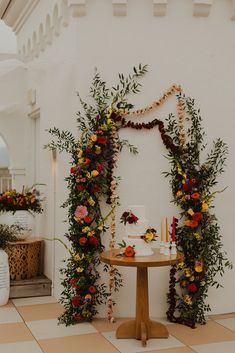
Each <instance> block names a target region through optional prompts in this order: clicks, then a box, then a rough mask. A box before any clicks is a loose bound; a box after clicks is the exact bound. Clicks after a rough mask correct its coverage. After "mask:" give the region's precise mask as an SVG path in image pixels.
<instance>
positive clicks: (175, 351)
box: [146, 347, 195, 353]
mask: <svg viewBox="0 0 235 353" xmlns="http://www.w3.org/2000/svg"><path fill="white" fill-rule="evenodd" d="M146 353H195V351H193V350H192V349H191V348H189V347H178V348H170V349H158V350H154V351H148V352H146Z"/></svg>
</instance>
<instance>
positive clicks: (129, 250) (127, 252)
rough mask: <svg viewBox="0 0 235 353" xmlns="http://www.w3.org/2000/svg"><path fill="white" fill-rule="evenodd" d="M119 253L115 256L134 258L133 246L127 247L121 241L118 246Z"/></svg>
mask: <svg viewBox="0 0 235 353" xmlns="http://www.w3.org/2000/svg"><path fill="white" fill-rule="evenodd" d="M118 245H119V247H120V249H121V252H120V253H119V254H118V255H117V256H125V257H134V256H135V245H128V246H127V244H126V242H125V241H124V240H123V241H122V243H119V244H118Z"/></svg>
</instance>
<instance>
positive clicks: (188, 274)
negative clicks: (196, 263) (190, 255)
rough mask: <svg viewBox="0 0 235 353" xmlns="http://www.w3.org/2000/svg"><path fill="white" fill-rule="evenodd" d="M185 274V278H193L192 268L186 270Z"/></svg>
mask: <svg viewBox="0 0 235 353" xmlns="http://www.w3.org/2000/svg"><path fill="white" fill-rule="evenodd" d="M184 273H185V276H186V277H191V276H192V271H191V269H190V268H186V269H185V270H184Z"/></svg>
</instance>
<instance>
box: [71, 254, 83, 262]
mask: <svg viewBox="0 0 235 353" xmlns="http://www.w3.org/2000/svg"><path fill="white" fill-rule="evenodd" d="M73 258H74V260H75V261H81V260H82V259H83V258H84V254H82V256H80V255H79V254H76V255H74V257H73Z"/></svg>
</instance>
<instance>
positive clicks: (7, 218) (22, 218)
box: [0, 210, 34, 240]
mask: <svg viewBox="0 0 235 353" xmlns="http://www.w3.org/2000/svg"><path fill="white" fill-rule="evenodd" d="M0 223H2V224H7V225H9V226H10V225H13V224H14V225H19V226H21V227H22V228H25V229H24V230H23V231H22V232H21V233H20V234H19V235H17V238H18V239H19V240H24V239H27V238H28V237H30V236H31V235H32V230H33V223H34V216H33V215H32V214H31V213H30V212H28V211H24V210H19V211H15V213H13V212H2V213H1V214H0Z"/></svg>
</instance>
